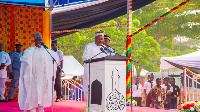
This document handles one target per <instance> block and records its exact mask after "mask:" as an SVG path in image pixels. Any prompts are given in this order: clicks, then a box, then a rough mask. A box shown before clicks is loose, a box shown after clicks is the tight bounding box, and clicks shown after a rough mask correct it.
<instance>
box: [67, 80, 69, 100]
mask: <svg viewBox="0 0 200 112" xmlns="http://www.w3.org/2000/svg"><path fill="white" fill-rule="evenodd" d="M69 89H70V88H69V81H68V94H67V97H68V100H69Z"/></svg>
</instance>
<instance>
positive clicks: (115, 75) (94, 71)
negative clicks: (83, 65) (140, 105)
mask: <svg viewBox="0 0 200 112" xmlns="http://www.w3.org/2000/svg"><path fill="white" fill-rule="evenodd" d="M127 60H128V58H127V57H125V56H119V55H115V56H107V57H104V58H98V59H93V60H91V61H90V63H89V62H87V63H89V64H87V66H88V67H89V68H90V69H89V72H90V73H89V74H90V76H89V77H90V80H89V83H90V97H89V98H88V100H87V104H88V102H89V109H90V112H101V111H103V112H126V61H127ZM86 110H87V109H86Z"/></svg>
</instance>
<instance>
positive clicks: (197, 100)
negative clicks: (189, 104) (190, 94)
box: [196, 77, 198, 101]
mask: <svg viewBox="0 0 200 112" xmlns="http://www.w3.org/2000/svg"><path fill="white" fill-rule="evenodd" d="M197 90H198V89H197V77H196V100H197V101H198V94H197Z"/></svg>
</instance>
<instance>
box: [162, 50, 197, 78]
mask: <svg viewBox="0 0 200 112" xmlns="http://www.w3.org/2000/svg"><path fill="white" fill-rule="evenodd" d="M199 57H200V51H197V52H193V53H190V54H186V55H183V56H177V57H162V58H161V64H160V70H161V71H164V70H170V69H173V70H175V69H182V70H183V67H186V68H188V69H190V70H191V71H192V72H194V73H197V74H200V58H199ZM175 71H176V70H175Z"/></svg>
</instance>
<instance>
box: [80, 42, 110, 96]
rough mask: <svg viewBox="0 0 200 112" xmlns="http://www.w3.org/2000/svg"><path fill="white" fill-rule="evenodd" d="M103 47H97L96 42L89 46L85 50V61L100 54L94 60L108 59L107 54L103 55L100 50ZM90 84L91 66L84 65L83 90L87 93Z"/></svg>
mask: <svg viewBox="0 0 200 112" xmlns="http://www.w3.org/2000/svg"><path fill="white" fill-rule="evenodd" d="M101 47H102V46H97V45H96V44H95V43H94V42H92V43H89V44H87V45H86V46H85V49H84V53H83V60H84V61H86V60H88V59H90V58H92V57H93V56H95V55H96V54H98V53H100V54H99V55H97V56H96V57H94V58H93V59H96V58H102V57H106V56H107V54H105V53H101V52H102V51H101V50H100V48H101ZM88 84H89V64H88V63H84V75H83V90H84V91H85V92H86V93H87V92H88Z"/></svg>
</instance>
